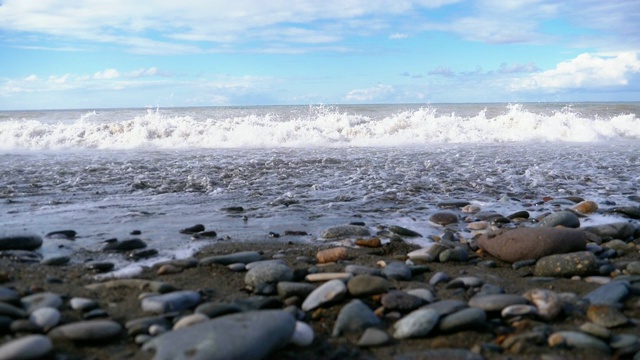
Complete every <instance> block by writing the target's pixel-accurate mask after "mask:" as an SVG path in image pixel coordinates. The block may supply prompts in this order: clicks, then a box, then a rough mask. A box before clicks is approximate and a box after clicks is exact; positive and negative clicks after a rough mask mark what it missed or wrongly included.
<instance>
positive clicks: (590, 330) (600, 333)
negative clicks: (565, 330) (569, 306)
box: [580, 322, 612, 340]
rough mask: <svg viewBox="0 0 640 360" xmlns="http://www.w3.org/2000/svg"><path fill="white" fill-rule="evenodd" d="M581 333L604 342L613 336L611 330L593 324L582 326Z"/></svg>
mask: <svg viewBox="0 0 640 360" xmlns="http://www.w3.org/2000/svg"><path fill="white" fill-rule="evenodd" d="M580 331H582V332H583V333H586V334H589V335H593V336H596V337H599V338H600V339H603V340H608V339H609V338H610V337H611V334H612V333H611V330H609V329H607V328H606V327H604V326H601V325H596V324H594V323H592V322H586V323H584V324H582V325H580Z"/></svg>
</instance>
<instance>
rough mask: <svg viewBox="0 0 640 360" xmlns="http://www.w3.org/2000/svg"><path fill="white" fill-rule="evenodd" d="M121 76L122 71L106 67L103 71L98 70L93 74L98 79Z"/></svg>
mask: <svg viewBox="0 0 640 360" xmlns="http://www.w3.org/2000/svg"><path fill="white" fill-rule="evenodd" d="M119 77H120V72H118V70H116V69H106V70H103V71H98V72H96V73H95V74H93V78H94V79H96V80H109V79H117V78H119Z"/></svg>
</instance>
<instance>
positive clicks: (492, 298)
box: [469, 294, 527, 312]
mask: <svg viewBox="0 0 640 360" xmlns="http://www.w3.org/2000/svg"><path fill="white" fill-rule="evenodd" d="M517 304H527V299H525V298H524V297H522V296H520V295H515V294H490V295H476V296H474V297H472V298H471V299H469V306H470V307H475V308H479V309H482V310H484V311H498V312H499V311H502V309H504V308H505V307H507V306H510V305H517Z"/></svg>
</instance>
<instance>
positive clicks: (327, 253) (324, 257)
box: [316, 247, 349, 264]
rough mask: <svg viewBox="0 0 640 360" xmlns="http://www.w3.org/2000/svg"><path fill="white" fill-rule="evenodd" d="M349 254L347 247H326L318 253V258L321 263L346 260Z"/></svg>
mask: <svg viewBox="0 0 640 360" xmlns="http://www.w3.org/2000/svg"><path fill="white" fill-rule="evenodd" d="M348 256H349V254H348V253H347V248H345V247H336V248H331V249H324V250H320V251H318V253H316V259H317V260H318V263H319V264H324V263H330V262H336V261H339V260H345V259H346V258H347V257H348Z"/></svg>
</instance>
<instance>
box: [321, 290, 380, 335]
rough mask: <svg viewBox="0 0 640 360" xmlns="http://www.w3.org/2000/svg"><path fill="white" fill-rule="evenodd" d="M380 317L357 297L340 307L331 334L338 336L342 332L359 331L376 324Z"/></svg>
mask: <svg viewBox="0 0 640 360" xmlns="http://www.w3.org/2000/svg"><path fill="white" fill-rule="evenodd" d="M380 322H381V321H380V319H379V318H378V317H377V316H376V314H374V313H373V311H372V310H371V309H370V308H369V307H368V306H367V305H365V304H364V303H363V302H362V301H360V300H358V299H354V300H351V302H349V303H348V304H347V305H345V306H344V307H342V310H340V313H339V314H338V317H337V319H336V322H335V325H334V326H333V332H332V333H331V336H333V337H336V336H340V335H342V334H343V333H353V332H360V331H363V330H364V329H366V328H368V327H371V326H378V325H379V324H380Z"/></svg>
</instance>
